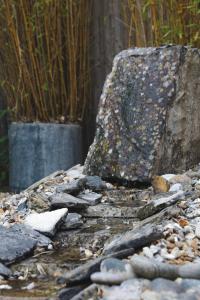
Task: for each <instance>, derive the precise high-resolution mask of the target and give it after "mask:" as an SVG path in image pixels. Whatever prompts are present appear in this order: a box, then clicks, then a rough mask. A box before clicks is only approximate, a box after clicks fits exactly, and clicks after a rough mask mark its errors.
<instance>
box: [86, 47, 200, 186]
mask: <svg viewBox="0 0 200 300" xmlns="http://www.w3.org/2000/svg"><path fill="white" fill-rule="evenodd" d="M199 70H200V51H199V50H198V49H196V48H190V47H184V46H164V47H156V48H132V49H128V50H125V51H122V52H121V53H119V54H118V55H117V56H116V57H115V59H114V62H113V68H112V71H111V73H110V75H109V76H108V77H107V79H106V82H105V85H104V89H103V93H102V96H101V99H100V104H99V112H98V116H97V130H96V135H95V139H94V142H93V144H92V146H91V147H90V150H89V153H88V156H87V159H86V162H85V167H84V174H87V175H99V176H101V177H102V178H105V179H107V178H109V179H110V178H112V179H113V180H116V181H117V180H118V181H121V182H124V181H130V182H134V181H142V182H149V181H150V180H151V179H152V177H153V176H154V175H158V174H165V173H169V172H170V173H171V172H176V173H177V172H179V171H180V172H181V171H182V170H183V169H189V168H190V167H193V166H194V165H195V164H197V163H199V161H200V151H199V144H200V135H199V127H198V126H196V127H195V126H194V124H200V109H199V103H200V85H199V76H200V75H199V74H200V72H199ZM191 132H192V134H191Z"/></svg>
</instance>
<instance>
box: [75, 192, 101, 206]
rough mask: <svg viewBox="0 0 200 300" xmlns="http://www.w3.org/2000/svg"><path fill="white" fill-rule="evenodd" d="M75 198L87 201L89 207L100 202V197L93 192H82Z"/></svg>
mask: <svg viewBox="0 0 200 300" xmlns="http://www.w3.org/2000/svg"><path fill="white" fill-rule="evenodd" d="M77 197H78V198H80V199H83V200H85V201H87V202H88V203H89V204H90V205H96V204H98V203H99V202H100V201H101V198H102V195H101V194H98V193H95V192H82V193H80V194H78V196H77Z"/></svg>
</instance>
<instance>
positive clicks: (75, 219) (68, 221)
mask: <svg viewBox="0 0 200 300" xmlns="http://www.w3.org/2000/svg"><path fill="white" fill-rule="evenodd" d="M81 218H82V216H81V215H79V214H77V213H69V214H68V215H67V217H66V218H65V221H64V223H63V224H62V226H61V229H62V230H70V229H77V228H79V227H81V226H82V225H83V221H82V220H81Z"/></svg>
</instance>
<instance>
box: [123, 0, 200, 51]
mask: <svg viewBox="0 0 200 300" xmlns="http://www.w3.org/2000/svg"><path fill="white" fill-rule="evenodd" d="M122 4H123V5H122V9H123V18H124V22H125V24H126V28H127V31H128V44H129V46H132V45H136V46H138V47H146V46H160V45H164V44H180V45H191V46H194V47H200V0H123V1H122Z"/></svg>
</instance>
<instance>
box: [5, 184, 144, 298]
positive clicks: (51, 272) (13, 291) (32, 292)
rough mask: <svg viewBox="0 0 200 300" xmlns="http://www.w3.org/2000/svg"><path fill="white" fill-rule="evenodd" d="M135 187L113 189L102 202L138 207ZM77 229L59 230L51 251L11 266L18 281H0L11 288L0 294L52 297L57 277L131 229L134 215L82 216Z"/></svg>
mask: <svg viewBox="0 0 200 300" xmlns="http://www.w3.org/2000/svg"><path fill="white" fill-rule="evenodd" d="M140 193H144V191H138V190H125V189H122V190H121V191H120V192H119V190H113V191H109V192H107V194H106V195H105V196H104V200H105V203H104V204H105V205H106V206H108V209H109V207H110V206H112V207H116V208H122V207H138V206H139V205H141V204H142V202H141V201H140V199H139V198H140V197H139V196H138V195H140ZM83 220H84V225H83V226H82V227H81V228H80V229H76V230H69V231H61V232H59V233H58V234H57V235H56V236H55V238H54V250H52V251H45V250H44V249H39V251H38V250H37V253H35V254H34V256H32V257H31V258H28V259H26V260H24V261H22V262H20V263H17V264H14V265H12V267H11V269H12V271H13V272H14V273H16V274H17V277H18V276H19V274H20V277H19V278H20V279H21V280H9V281H5V280H4V281H1V285H3V284H7V285H8V286H10V289H4V290H0V296H10V297H14V298H17V297H19V298H21V299H23V298H26V297H28V298H29V297H36V298H40V297H44V298H45V299H47V298H48V299H49V298H51V297H52V298H55V297H56V294H57V293H58V291H59V290H60V289H61V288H63V287H64V285H63V284H61V283H59V280H58V278H59V277H60V276H61V275H62V274H63V273H66V272H67V271H68V270H71V269H73V268H75V267H77V266H79V265H81V264H83V263H85V262H86V261H88V260H91V259H93V258H94V257H98V256H99V255H100V254H101V250H102V248H103V245H104V243H105V242H106V241H107V240H108V239H109V238H111V237H112V236H113V235H114V234H117V233H122V232H125V231H127V230H129V229H132V228H133V226H134V225H135V224H137V222H138V221H137V220H136V219H134V218H128V219H125V218H119V217H116V218H112V217H109V218H105V217H104V216H103V215H102V217H98V218H92V217H91V218H84V219H83Z"/></svg>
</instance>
